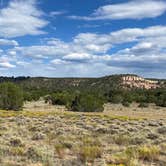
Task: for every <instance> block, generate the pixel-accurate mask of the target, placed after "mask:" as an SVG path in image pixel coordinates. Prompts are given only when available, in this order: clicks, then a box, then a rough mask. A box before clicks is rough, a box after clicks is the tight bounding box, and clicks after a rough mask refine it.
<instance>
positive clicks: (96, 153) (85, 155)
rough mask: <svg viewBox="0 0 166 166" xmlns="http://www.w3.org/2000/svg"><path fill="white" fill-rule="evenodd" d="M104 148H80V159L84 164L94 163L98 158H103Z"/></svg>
mask: <svg viewBox="0 0 166 166" xmlns="http://www.w3.org/2000/svg"><path fill="white" fill-rule="evenodd" d="M102 153H103V151H102V148H101V147H99V146H83V147H82V146H80V147H79V149H78V157H79V159H80V160H81V161H82V162H87V161H88V162H94V160H95V159H96V158H100V157H101V156H102Z"/></svg>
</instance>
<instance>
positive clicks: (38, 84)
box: [0, 74, 166, 90]
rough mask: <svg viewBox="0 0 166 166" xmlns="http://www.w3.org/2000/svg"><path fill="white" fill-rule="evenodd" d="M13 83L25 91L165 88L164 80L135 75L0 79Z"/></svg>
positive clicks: (165, 82)
mask: <svg viewBox="0 0 166 166" xmlns="http://www.w3.org/2000/svg"><path fill="white" fill-rule="evenodd" d="M6 81H9V82H15V83H17V84H19V85H20V86H22V87H23V88H25V89H33V88H35V89H41V88H44V89H48V90H50V89H51V90H57V89H68V88H70V89H71V88H85V87H86V88H90V89H93V88H95V89H96V88H97V89H110V88H114V89H116V88H125V89H133V88H138V89H156V88H162V87H166V81H165V80H159V79H146V78H143V77H140V76H137V75H130V74H122V75H111V76H105V77H100V78H47V77H16V78H14V77H0V82H6Z"/></svg>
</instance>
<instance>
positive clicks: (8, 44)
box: [0, 39, 19, 46]
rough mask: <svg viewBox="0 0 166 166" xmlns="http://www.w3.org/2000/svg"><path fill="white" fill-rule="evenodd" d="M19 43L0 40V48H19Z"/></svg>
mask: <svg viewBox="0 0 166 166" xmlns="http://www.w3.org/2000/svg"><path fill="white" fill-rule="evenodd" d="M18 45H19V44H18V42H17V41H15V40H7V39H0V46H18Z"/></svg>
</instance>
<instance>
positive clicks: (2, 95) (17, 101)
mask: <svg viewBox="0 0 166 166" xmlns="http://www.w3.org/2000/svg"><path fill="white" fill-rule="evenodd" d="M22 106H23V93H22V90H21V89H20V88H19V87H18V86H17V85H15V84H13V83H2V84H0V108H1V109H5V110H15V111H18V110H20V109H21V108H22Z"/></svg>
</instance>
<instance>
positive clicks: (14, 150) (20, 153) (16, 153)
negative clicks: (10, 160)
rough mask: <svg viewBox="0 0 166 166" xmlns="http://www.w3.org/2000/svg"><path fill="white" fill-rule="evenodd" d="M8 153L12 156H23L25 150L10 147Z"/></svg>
mask: <svg viewBox="0 0 166 166" xmlns="http://www.w3.org/2000/svg"><path fill="white" fill-rule="evenodd" d="M9 153H10V154H11V155H13V156H23V155H24V154H25V148H24V147H12V148H10V152H9Z"/></svg>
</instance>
